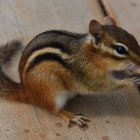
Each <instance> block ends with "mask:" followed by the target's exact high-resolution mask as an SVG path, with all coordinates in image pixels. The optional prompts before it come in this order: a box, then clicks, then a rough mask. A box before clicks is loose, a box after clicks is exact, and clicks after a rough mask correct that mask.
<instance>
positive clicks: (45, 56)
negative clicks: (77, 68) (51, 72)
mask: <svg viewBox="0 0 140 140" xmlns="http://www.w3.org/2000/svg"><path fill="white" fill-rule="evenodd" d="M46 60H51V61H56V62H58V63H59V64H61V65H63V66H64V67H65V68H68V64H67V63H66V62H65V60H64V59H62V58H61V56H60V55H58V54H55V53H45V54H41V55H38V56H37V57H36V58H35V59H34V60H33V61H32V62H31V63H30V64H29V66H28V67H27V70H26V72H28V71H29V70H31V69H32V68H34V67H35V66H36V65H38V64H40V63H41V62H43V61H46Z"/></svg>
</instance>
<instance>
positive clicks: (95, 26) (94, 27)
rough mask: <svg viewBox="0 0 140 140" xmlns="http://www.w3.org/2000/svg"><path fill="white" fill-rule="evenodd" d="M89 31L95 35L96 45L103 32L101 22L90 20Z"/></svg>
mask: <svg viewBox="0 0 140 140" xmlns="http://www.w3.org/2000/svg"><path fill="white" fill-rule="evenodd" d="M89 32H90V33H91V35H93V36H94V37H95V44H96V45H98V43H99V42H101V38H102V34H103V31H102V26H101V24H100V23H99V22H98V21H96V20H91V21H90V23H89Z"/></svg>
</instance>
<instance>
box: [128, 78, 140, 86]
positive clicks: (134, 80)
mask: <svg viewBox="0 0 140 140" xmlns="http://www.w3.org/2000/svg"><path fill="white" fill-rule="evenodd" d="M130 82H132V83H133V84H134V86H139V85H140V78H139V77H132V78H130Z"/></svg>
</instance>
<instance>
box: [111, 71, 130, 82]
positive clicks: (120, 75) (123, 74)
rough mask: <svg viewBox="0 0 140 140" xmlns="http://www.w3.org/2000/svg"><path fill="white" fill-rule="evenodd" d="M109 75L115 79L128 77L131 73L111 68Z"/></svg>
mask: <svg viewBox="0 0 140 140" xmlns="http://www.w3.org/2000/svg"><path fill="white" fill-rule="evenodd" d="M110 75H111V76H112V77H113V78H115V79H116V80H123V79H127V78H129V77H130V76H131V75H130V74H129V73H127V71H125V70H112V71H110Z"/></svg>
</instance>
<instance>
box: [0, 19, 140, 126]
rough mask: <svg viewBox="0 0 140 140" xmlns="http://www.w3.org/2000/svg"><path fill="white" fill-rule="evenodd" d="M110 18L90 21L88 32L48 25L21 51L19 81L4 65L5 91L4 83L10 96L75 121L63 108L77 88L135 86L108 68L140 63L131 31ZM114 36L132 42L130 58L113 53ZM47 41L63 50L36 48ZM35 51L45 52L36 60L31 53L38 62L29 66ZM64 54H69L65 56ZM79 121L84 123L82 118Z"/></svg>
mask: <svg viewBox="0 0 140 140" xmlns="http://www.w3.org/2000/svg"><path fill="white" fill-rule="evenodd" d="M107 19H109V18H107ZM107 19H106V20H107ZM107 23H109V25H100V23H98V22H97V21H95V20H93V21H91V23H90V25H89V26H90V27H89V31H90V34H76V33H70V32H67V31H48V32H44V33H42V34H40V35H38V36H37V37H35V38H34V39H33V40H32V41H31V42H30V43H29V44H28V45H27V47H26V48H25V50H24V51H23V54H22V56H21V59H20V64H19V74H20V78H21V83H20V84H18V83H15V82H14V81H12V80H11V79H10V78H9V77H7V76H6V75H5V74H4V73H3V71H2V69H0V75H1V77H0V82H1V84H0V89H1V90H3V91H5V89H6V91H5V93H7V94H8V93H10V92H11V94H9V95H7V94H6V97H7V98H9V99H11V100H12V99H13V100H17V101H22V102H27V103H32V104H37V105H40V106H43V107H45V108H47V109H48V110H50V111H51V112H52V113H55V114H57V115H58V116H60V117H63V118H64V119H66V120H69V121H71V120H73V121H75V118H76V115H74V114H72V113H69V112H67V111H64V110H63V106H64V105H65V101H67V99H69V98H70V97H73V94H76V93H81V94H86V93H93V92H95V91H105V90H112V89H115V88H120V87H124V86H132V85H133V84H132V83H130V82H129V80H127V79H125V80H122V81H120V80H119V79H115V78H114V77H113V76H111V75H110V74H109V73H110V72H111V71H113V70H122V66H123V65H124V64H125V62H126V61H128V60H130V61H133V62H135V63H136V64H138V65H139V64H140V62H139V60H140V57H139V52H140V47H139V45H138V43H137V41H136V40H135V38H134V37H133V36H132V35H130V34H129V33H128V32H126V31H125V30H123V29H121V28H118V27H116V23H115V21H114V20H112V19H111V20H109V22H107V21H106V24H107ZM112 24H113V25H112ZM91 34H92V36H91ZM89 37H90V39H89ZM93 38H94V39H93ZM89 40H90V41H89ZM94 40H95V41H94ZM114 42H119V43H123V44H124V45H126V46H127V47H128V48H129V55H128V57H127V58H119V57H117V56H115V55H114V54H113V48H112V45H113V43H114ZM132 46H133V47H132ZM44 47H46V48H47V47H52V48H53V49H56V52H55V53H58V52H59V51H60V52H61V53H60V54H61V55H60V54H59V53H58V54H57V55H55V53H54V52H49V53H51V57H47V59H45V58H44V56H42V54H44V53H47V52H46V50H43V53H42V52H39V53H36V52H37V51H38V50H40V49H42V48H44ZM50 50H51V49H50ZM58 50H59V51H58ZM137 51H138V52H137ZM33 53H36V55H37V56H42V57H39V58H38V59H37V60H36V59H35V58H36V57H35V58H33V60H34V59H35V60H36V61H38V63H35V65H34V67H31V68H30V70H29V71H26V69H27V68H28V65H26V64H27V63H28V60H29V58H30V56H32V55H33ZM64 54H65V56H66V58H65V59H62V58H63V57H62V56H64ZM46 55H47V54H46ZM52 55H54V57H53V58H52ZM67 56H68V57H67ZM31 63H33V61H32V62H31ZM29 65H30V63H29ZM26 66H27V67H26ZM6 87H9V88H6ZM61 96H62V97H61ZM57 97H59V98H57ZM59 100H60V101H59ZM61 100H62V105H61ZM63 100H64V101H63ZM63 102H64V103H63ZM59 103H60V105H59ZM78 117H79V116H78ZM76 119H78V122H76V123H77V124H78V125H80V124H79V123H80V122H81V119H83V118H76ZM83 120H84V119H83ZM83 120H82V121H83ZM85 120H86V119H85ZM85 120H84V121H85ZM79 121H80V122H79ZM85 123H86V122H85ZM81 125H82V126H84V123H82V124H81Z"/></svg>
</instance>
